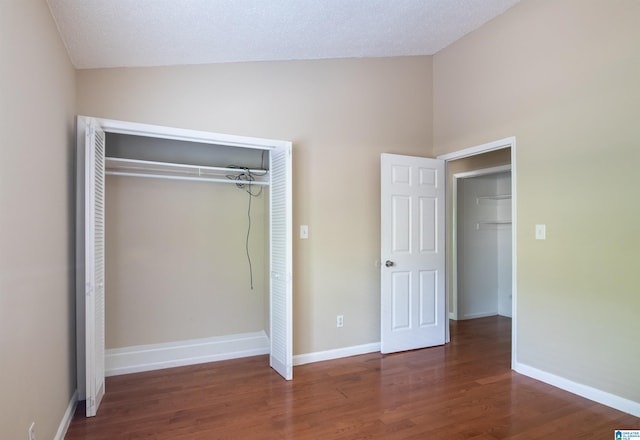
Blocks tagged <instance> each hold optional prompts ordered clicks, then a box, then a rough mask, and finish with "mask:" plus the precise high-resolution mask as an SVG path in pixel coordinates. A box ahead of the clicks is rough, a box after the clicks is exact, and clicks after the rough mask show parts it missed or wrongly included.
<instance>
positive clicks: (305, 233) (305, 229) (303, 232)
mask: <svg viewBox="0 0 640 440" xmlns="http://www.w3.org/2000/svg"><path fill="white" fill-rule="evenodd" d="M307 238H309V226H308V225H300V239H302V240H306V239H307Z"/></svg>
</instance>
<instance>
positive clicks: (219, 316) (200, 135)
mask: <svg viewBox="0 0 640 440" xmlns="http://www.w3.org/2000/svg"><path fill="white" fill-rule="evenodd" d="M77 165H78V166H77V182H76V188H77V194H76V196H77V228H76V229H77V240H76V242H77V249H76V260H77V262H76V264H77V271H76V273H77V275H76V278H77V279H76V286H77V289H76V297H77V307H76V310H77V322H78V324H77V340H78V391H79V394H80V396H79V398H80V400H84V399H86V401H87V408H86V414H87V416H92V415H95V413H96V411H97V408H98V405H99V403H100V399H101V398H102V396H103V395H104V392H105V390H104V376H105V346H106V344H107V343H109V345H110V346H115V347H117V348H116V349H109V350H107V351H108V352H109V353H110V356H111V357H112V358H114V359H116V362H117V360H118V359H119V358H123V356H125V355H128V356H129V358H128V359H129V360H128V361H127V362H130V363H131V362H133V363H134V364H135V362H136V361H137V359H138V358H136V356H138V357H139V358H142V357H144V359H145V362H147V364H148V365H151V366H153V365H154V362H156V361H157V359H155V358H154V357H153V356H156V355H157V354H158V353H160V354H162V353H165V355H166V353H169V356H172V355H173V354H176V355H180V356H182V357H183V358H188V362H186V363H197V362H205V361H209V360H215V359H216V358H217V357H216V356H218V354H217V353H213V354H212V353H211V352H207V350H208V349H209V348H208V347H216V349H217V350H218V349H219V350H222V351H225V350H226V351H228V352H232V353H236V354H237V353H240V354H239V355H242V353H245V354H244V355H250V354H251V350H252V349H255V346H254V347H253V348H252V346H251V344H252V343H256V342H255V341H258V342H257V343H258V344H260V343H261V342H260V341H261V340H262V339H264V341H265V342H264V350H265V351H264V352H268V353H269V354H270V365H271V366H272V368H274V370H276V371H277V372H278V373H280V374H281V375H282V376H283V377H284V378H285V379H291V378H292V334H291V333H292V322H291V321H292V317H291V284H292V251H291V246H292V235H291V233H292V232H291V231H292V228H291V221H292V219H291V211H292V210H291V188H292V186H291V143H290V142H286V141H277V140H269V139H258V138H249V137H242V136H230V135H222V134H216V133H208V132H199V131H193V130H183V129H175V128H170V127H160V126H152V125H145V124H137V123H130V122H123V121H113V120H106V119H98V118H90V117H82V116H80V117H78V156H77ZM109 295H111V296H109ZM116 296H117V297H118V298H117V301H114V299H115V297H116ZM105 309H108V310H107V311H108V313H109V320H108V322H106V323H105ZM265 324H266V325H265ZM106 325H109V326H110V327H109V331H108V332H107V331H105V326H106ZM260 327H264V329H261V328H260ZM209 336H211V337H209ZM252 341H254V342H252ZM182 342H184V343H183V344H182V345H180V344H181V343H182ZM129 346H131V347H129ZM120 347H124V348H120ZM220 347H222V348H220ZM131 348H132V349H131ZM127 350H128V354H127V353H125V352H126V351H127ZM136 350H137V351H136ZM149 353H151V355H149ZM185 353H187V354H185ZM247 353H248V354H247ZM149 356H151V357H149ZM125 357H126V356H125ZM232 357H233V354H232ZM236 357H237V356H236ZM221 358H224V357H221ZM171 362H172V360H171V359H169V360H167V359H164V360H162V361H158V365H159V368H163V367H166V366H172V365H174V364H172V363H171ZM183 364H185V361H184V359H178V360H176V361H175V365H183ZM116 365H117V364H116ZM111 368H114V367H113V366H112V367H111ZM146 369H149V368H148V367H147V368H146ZM132 371H135V369H134V370H132ZM124 372H127V371H126V370H125V371H124Z"/></svg>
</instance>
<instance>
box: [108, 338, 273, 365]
mask: <svg viewBox="0 0 640 440" xmlns="http://www.w3.org/2000/svg"><path fill="white" fill-rule="evenodd" d="M269 351H270V350H269V338H268V337H267V335H266V333H265V332H264V331H259V332H253V333H240V334H235V335H229V336H216V337H213V338H203V339H191V340H187V341H177V342H168V343H162V344H150V345H136V346H132V347H124V348H114V349H109V350H106V351H105V375H106V376H117V375H120V374H129V373H138V372H141V371H150V370H160V369H162V368H171V367H181V366H184V365H194V364H202V363H205V362H214V361H222V360H226V359H236V358H241V357H247V356H256V355H261V354H268V353H269Z"/></svg>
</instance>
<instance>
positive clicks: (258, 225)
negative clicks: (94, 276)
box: [105, 176, 268, 348]
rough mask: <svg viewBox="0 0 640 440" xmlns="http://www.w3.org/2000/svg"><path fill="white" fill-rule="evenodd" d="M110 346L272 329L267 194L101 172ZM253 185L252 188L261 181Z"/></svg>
mask: <svg viewBox="0 0 640 440" xmlns="http://www.w3.org/2000/svg"><path fill="white" fill-rule="evenodd" d="M106 188H107V191H106V206H107V215H106V219H107V221H106V237H107V241H106V282H105V286H106V292H105V293H106V320H107V321H106V346H107V348H121V347H128V346H132V345H142V344H154V343H161V342H173V341H181V340H187V339H194V338H206V337H212V336H223V335H231V334H236V333H245V332H256V331H261V330H268V321H267V322H265V309H266V307H267V304H268V303H267V302H266V301H265V295H266V294H267V293H268V280H267V279H266V278H265V277H266V271H265V267H266V264H267V258H266V253H267V251H268V241H267V237H268V235H267V233H266V232H267V231H266V226H267V223H266V221H267V219H266V211H265V199H266V192H265V193H263V194H261V195H260V196H258V197H254V198H253V199H252V200H251V226H252V227H251V235H250V237H251V238H250V255H251V260H252V267H253V283H254V289H253V290H251V282H250V274H249V266H248V262H247V256H246V250H245V240H246V234H247V210H248V204H249V200H248V197H249V195H248V194H247V193H246V192H245V191H244V190H242V189H239V188H237V187H236V186H235V185H234V184H222V183H210V182H193V181H177V180H160V179H149V178H139V177H121V176H107V186H106ZM252 191H255V192H256V193H257V192H258V187H257V186H256V187H254V188H253V189H252Z"/></svg>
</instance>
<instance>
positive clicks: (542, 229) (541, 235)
mask: <svg viewBox="0 0 640 440" xmlns="http://www.w3.org/2000/svg"><path fill="white" fill-rule="evenodd" d="M546 239H547V225H536V240H546Z"/></svg>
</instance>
